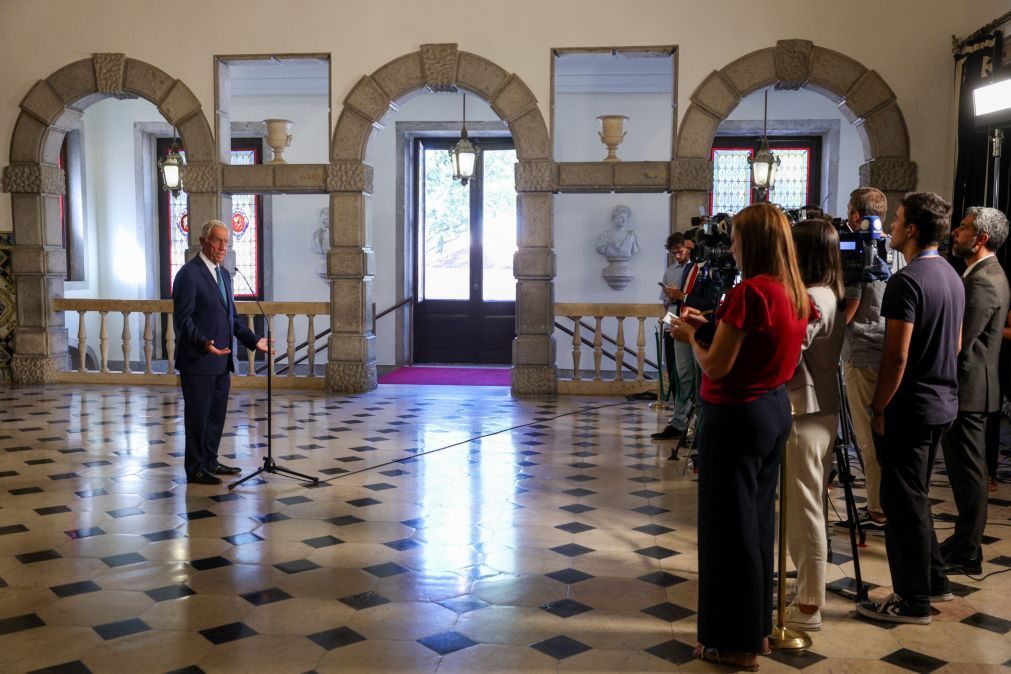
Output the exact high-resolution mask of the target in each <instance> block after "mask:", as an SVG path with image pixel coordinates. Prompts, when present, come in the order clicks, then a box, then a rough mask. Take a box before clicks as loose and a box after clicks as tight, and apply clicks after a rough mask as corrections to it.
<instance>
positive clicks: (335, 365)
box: [326, 160, 378, 393]
mask: <svg viewBox="0 0 1011 674" xmlns="http://www.w3.org/2000/svg"><path fill="white" fill-rule="evenodd" d="M372 181H373V178H372V167H371V166H369V165H368V164H366V163H365V162H363V161H358V160H338V161H334V162H332V163H331V164H330V166H329V167H328V169H327V192H329V193H330V252H329V253H328V254H327V277H328V278H329V279H330V329H331V333H330V341H329V349H328V352H329V356H328V358H327V365H326V385H327V389H328V390H330V391H334V392H339V393H364V392H365V391H371V390H373V389H375V388H376V386H377V385H378V383H377V381H376V378H377V377H376V337H375V335H374V334H373V333H372V284H373V280H374V278H375V256H374V254H373V252H372V232H371V227H370V226H369V213H368V208H369V197H370V195H371V194H372Z"/></svg>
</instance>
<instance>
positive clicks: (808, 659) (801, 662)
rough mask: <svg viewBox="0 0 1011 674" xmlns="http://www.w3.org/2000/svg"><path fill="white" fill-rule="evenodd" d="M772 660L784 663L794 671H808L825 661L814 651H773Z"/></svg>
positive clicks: (822, 656) (823, 657)
mask: <svg viewBox="0 0 1011 674" xmlns="http://www.w3.org/2000/svg"><path fill="white" fill-rule="evenodd" d="M769 658H770V659H772V660H775V661H776V662H779V663H782V664H784V665H787V666H789V667H793V668H794V669H806V668H808V667H810V666H812V665H816V664H818V663H819V662H821V661H822V660H824V659H825V656H824V655H819V654H818V653H815V652H813V651H810V650H807V651H773V652H772V655H770V656H769Z"/></svg>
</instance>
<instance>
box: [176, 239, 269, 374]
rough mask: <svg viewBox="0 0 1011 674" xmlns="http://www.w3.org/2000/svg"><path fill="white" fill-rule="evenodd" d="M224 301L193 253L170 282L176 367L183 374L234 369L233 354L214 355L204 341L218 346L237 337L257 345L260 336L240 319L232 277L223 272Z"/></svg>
mask: <svg viewBox="0 0 1011 674" xmlns="http://www.w3.org/2000/svg"><path fill="white" fill-rule="evenodd" d="M221 277H222V279H223V280H224V283H225V294H226V295H227V296H228V301H227V303H226V302H225V300H224V299H223V298H222V297H221V290H220V288H218V282H217V279H215V278H214V275H213V274H212V273H211V272H210V270H209V269H207V265H206V264H204V261H203V260H202V259H201V258H200V256H199V255H197V256H195V257H194V258H193V259H192V260H190V261H189V262H187V263H186V264H184V265H183V266H182V269H180V270H179V273H178V274H176V278H175V282H174V283H173V284H172V302H173V305H174V306H173V321H174V322H175V332H176V353H175V365H176V369H177V370H179V372H181V373H183V374H195V375H219V374H223V373H224V372H234V371H235V362H234V361H233V360H232V355H231V354H228V355H227V356H215V355H213V354H211V353H208V352H207V349H206V348H205V346H204V345H205V344H207V342H208V341H210V340H214V346H215V347H217V348H219V349H224V348H231V346H232V337H233V336H234V337H237V338H238V339H239V341H240V342H242V344H243V346H245V347H246V348H247V349H254V348H256V342H257V341H259V337H257V336H256V334H255V333H253V332H252V331H251V330H250V329H249V328H247V327H246V326H245V325H243V324H242V323H241V322H240V320H239V315H238V314H237V313H236V311H235V300H234V299H233V297H232V278H231V276H230V275H229V274H228V273H227V272H224V273H222V276H221Z"/></svg>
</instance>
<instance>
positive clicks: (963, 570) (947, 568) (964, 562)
mask: <svg viewBox="0 0 1011 674" xmlns="http://www.w3.org/2000/svg"><path fill="white" fill-rule="evenodd" d="M941 573H943V574H945V575H948V576H952V575H959V574H964V575H973V576H975V575H979V574H981V573H983V561H982V559H981V558H980V557H977V558H976V559H954V558H951V559H945V560H944V566H943V567H941Z"/></svg>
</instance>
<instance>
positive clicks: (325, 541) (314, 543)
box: [302, 536, 344, 548]
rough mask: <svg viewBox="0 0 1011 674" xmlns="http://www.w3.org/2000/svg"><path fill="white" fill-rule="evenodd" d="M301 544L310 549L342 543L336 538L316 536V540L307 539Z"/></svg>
mask: <svg viewBox="0 0 1011 674" xmlns="http://www.w3.org/2000/svg"><path fill="white" fill-rule="evenodd" d="M302 542H303V543H305V544H306V545H308V546H309V547H312V548H328V547H330V546H331V545H340V544H341V543H343V542H344V541H342V540H341V539H339V538H337V537H336V536H318V537H317V538H307V539H305V540H304V541H302Z"/></svg>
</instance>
